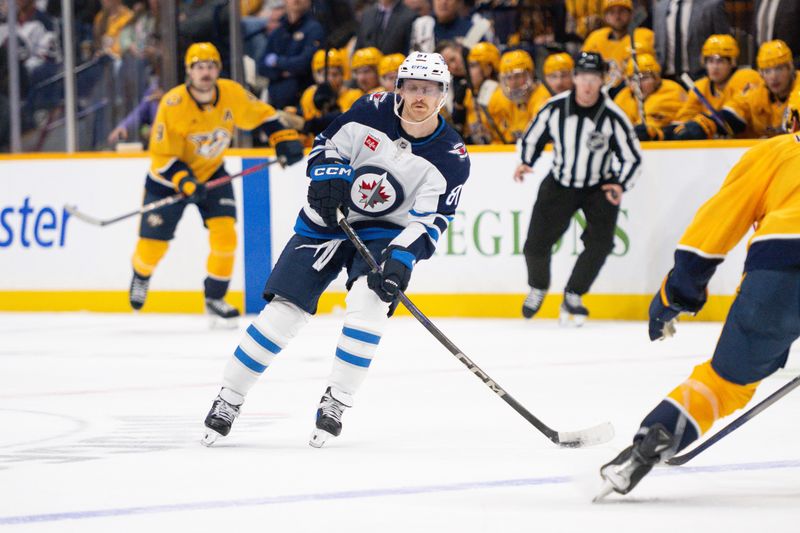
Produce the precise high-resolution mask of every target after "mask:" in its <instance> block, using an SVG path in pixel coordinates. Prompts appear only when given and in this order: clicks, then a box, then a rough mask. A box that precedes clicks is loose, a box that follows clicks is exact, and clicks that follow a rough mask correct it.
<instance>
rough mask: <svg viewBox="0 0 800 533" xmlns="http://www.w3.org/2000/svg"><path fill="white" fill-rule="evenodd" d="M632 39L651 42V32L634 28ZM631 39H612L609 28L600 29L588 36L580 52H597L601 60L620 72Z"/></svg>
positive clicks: (623, 67)
mask: <svg viewBox="0 0 800 533" xmlns="http://www.w3.org/2000/svg"><path fill="white" fill-rule="evenodd" d="M633 39H634V41H636V42H637V43H640V42H651V43H652V42H653V40H654V36H653V30H649V29H647V28H636V30H634V32H633ZM630 45H631V38H630V36H629V35H625V36H624V37H623V38H622V39H616V38H614V33H613V31H612V30H611V28H600V29H599V30H595V31H593V32H592V33H590V34H589V37H587V38H586V41H584V43H583V48H582V51H584V52H597V53H598V54H600V55H601V56H603V59H604V60H605V61H606V62H608V63H610V64H611V65H610V66H612V68H613V66H614V65H615V66H616V67H618V68H619V70H620V71H621V72H624V71H625V63H626V62H627V61H628V57H629V56H630V54H629V52H628V50H630Z"/></svg>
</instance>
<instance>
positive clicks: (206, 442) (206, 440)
mask: <svg viewBox="0 0 800 533" xmlns="http://www.w3.org/2000/svg"><path fill="white" fill-rule="evenodd" d="M221 436H222V435H221V434H219V433H217V432H216V431H214V430H213V429H210V428H206V433H205V435H203V438H202V439H200V444H202V445H203V446H205V447H209V446H211V445H212V444H214V443H215V442H217V439H218V438H220V437H221Z"/></svg>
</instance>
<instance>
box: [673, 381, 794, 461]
mask: <svg viewBox="0 0 800 533" xmlns="http://www.w3.org/2000/svg"><path fill="white" fill-rule="evenodd" d="M798 386H800V376H797V377H796V378H794V379H793V380H791V381H790V382H789V383H787V384H786V385H784V386H783V387H781V388H780V389H778V390H776V391H775V392H773V393H772V394H770V395H769V396H767V397H766V398H765V399H764V400H762V401H761V402H760V403H759V404H757V405H756V406H754V407H753V408H752V409H750V410H749V411H747V412H746V413H745V414H743V415H742V416H740V417H739V418H737V419H736V420H734V421H733V422H731V423H730V424H728V425H727V426H725V427H724V428H722V429H721V430H719V431H718V432H716V433H715V434H714V436H712V437H711V438H709V439H708V440H706V441H705V442H703V443H702V444H701V445H699V446H698V447H696V448H694V449H693V450H692V451H690V452H686V453H684V454H682V455H676V456H675V457H672V458H671V459H667V464H668V465H670V466H680V465H685V464H686V463H688V462H689V461H691V460H692V459H694V458H695V457H697V456H698V455H700V454H701V453H703V452H704V451H705V450H707V449H709V448H710V447H711V446H713V445H714V444H716V443H717V442H719V441H720V440H722V439H723V438H725V437H727V436H728V435H730V434H731V433H733V431H734V430H736V429H738V428H739V427H741V426H743V425H744V424H745V422H747V421H749V420H751V419H753V418H755V417H756V415H758V414H760V413H761V412H762V411H764V410H765V409H766V408H767V407H769V406H770V405H772V404H773V403H775V402H777V401H778V400H780V399H781V398H783V397H784V396H786V395H787V394H789V393H790V392H791V391H792V390H794V389H796V388H797V387H798Z"/></svg>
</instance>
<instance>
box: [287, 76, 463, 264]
mask: <svg viewBox="0 0 800 533" xmlns="http://www.w3.org/2000/svg"><path fill="white" fill-rule="evenodd" d="M331 163H344V164H349V165H350V166H352V167H353V169H354V174H355V178H354V179H353V182H352V185H351V189H350V199H349V202H348V208H349V213H348V215H347V220H348V222H350V224H351V225H352V226H353V228H354V229H355V230H356V232H357V233H358V234H359V236H360V237H361V238H362V239H364V240H370V239H379V238H390V239H392V242H391V244H392V245H396V246H402V247H404V248H407V249H408V250H409V251H410V252H411V253H413V254H414V256H415V257H416V258H417V260H421V259H427V258H428V257H430V256H431V255H432V254H433V251H434V249H435V248H436V242H437V241H438V239H439V237H440V235H441V234H442V233H443V232H444V231H445V229H447V225H448V223H449V222H450V221H451V220H452V218H453V215H454V214H455V212H456V207H457V206H458V201H459V198H460V195H461V190H462V188H463V186H464V183H465V182H466V180H467V178H468V177H469V168H470V163H469V156H468V155H467V150H466V147H465V146H464V141H463V139H462V138H461V136H460V135H459V134H458V133H456V131H455V130H454V129H453V128H451V127H450V126H449V125H448V124H447V123H446V122H445V121H444V119H442V117H441V116H440V117H439V124H438V126H437V128H436V130H435V131H434V132H433V133H432V134H431V135H429V136H427V137H424V138H420V139H415V138H412V137H409V136H408V134H407V133H405V132H404V131H403V130H402V129H401V127H400V119H399V118H397V116H396V115H395V114H394V94H393V93H385V92H381V93H374V94H369V95H366V96H364V97H362V98H361V99H359V100H358V101H357V102H356V103H355V104H354V105H353V107H352V108H351V109H350V110H349V111H347V112H346V113H344V114H342V115H340V116H339V117H338V118H337V119H336V120H335V121H334V122H333V123H332V124H331V125H330V126H329V127H328V128H327V129H326V130H325V131H324V132H322V133H321V134H319V135H318V136H317V138H316V139H315V140H314V146H313V148H312V149H311V153H310V155H309V162H308V171H307V172H308V174H309V175H310V169H311V167H313V166H315V165H321V164H331ZM294 230H295V232H296V233H298V234H300V235H304V236H306V237H312V238H317V239H326V240H327V239H345V238H346V237H345V235H344V233H343V232H342V231H341V229H339V228H338V227H335V228H331V227H327V226H326V225H325V223H324V222H323V221H322V218H321V217H320V216H319V215H318V214H317V212H316V211H314V210H313V209H312V208H311V207H309V205H308V204H306V205H305V206H304V207H303V209H302V210H301V211H300V214H299V215H298V217H297V222H296V224H295V228H294Z"/></svg>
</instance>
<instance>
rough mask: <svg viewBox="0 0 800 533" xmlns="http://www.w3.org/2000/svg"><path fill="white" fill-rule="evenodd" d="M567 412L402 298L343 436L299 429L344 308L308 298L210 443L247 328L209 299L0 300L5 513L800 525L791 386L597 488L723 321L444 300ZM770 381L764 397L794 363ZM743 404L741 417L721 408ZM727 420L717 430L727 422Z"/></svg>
mask: <svg viewBox="0 0 800 533" xmlns="http://www.w3.org/2000/svg"><path fill="white" fill-rule="evenodd" d="M435 323H436V324H437V325H438V326H439V327H440V328H441V329H442V330H443V331H444V332H445V333H446V334H447V335H448V336H450V338H451V339H452V340H453V341H454V342H455V343H456V344H457V345H458V346H459V347H460V348H461V349H462V350H463V351H464V353H466V354H467V355H468V356H469V357H470V358H471V359H472V360H473V361H474V362H475V363H476V364H478V365H479V366H480V367H481V368H482V369H483V370H484V371H485V372H486V373H487V374H489V375H490V376H491V377H492V378H493V379H494V380H495V381H496V382H497V383H499V384H500V385H501V386H502V387H504V388H505V389H506V390H507V391H509V393H510V394H511V395H512V396H513V397H514V398H516V399H517V400H518V401H519V402H520V403H522V404H523V405H524V406H526V407H527V408H528V409H529V410H530V411H531V412H533V413H534V414H535V415H537V416H538V417H540V418H541V419H542V420H543V421H544V422H545V423H547V424H549V425H550V426H552V427H554V428H555V429H558V430H573V429H580V428H583V427H587V426H591V425H594V424H596V423H600V422H603V421H606V420H609V421H611V422H612V423H613V424H614V426H615V427H616V430H617V436H616V437H615V439H614V440H613V442H611V443H609V444H606V445H601V446H597V447H593V448H585V449H577V450H575V449H560V448H558V447H556V446H555V445H553V444H552V443H551V442H550V441H548V440H547V439H546V438H544V437H543V436H542V435H541V434H539V433H538V432H537V431H536V430H535V429H534V428H533V427H532V426H530V425H529V424H528V423H527V422H526V421H525V420H524V419H523V418H522V417H521V416H519V415H518V414H517V413H516V412H514V411H513V410H512V409H511V408H510V407H509V406H508V405H506V404H505V403H504V402H503V401H502V400H501V399H499V398H498V397H496V396H495V395H494V394H492V392H491V391H490V390H489V389H488V388H487V387H486V386H485V385H484V384H482V383H481V382H480V381H479V380H478V379H476V378H475V376H473V375H471V374H470V372H468V371H467V370H466V368H465V367H464V366H463V365H462V364H461V363H460V362H459V361H457V360H456V359H455V358H454V357H453V356H452V355H451V354H450V353H449V352H448V351H447V350H446V349H445V348H443V347H442V346H441V345H440V344H438V343H437V341H436V340H435V339H434V338H433V337H432V336H431V335H430V334H428V333H427V332H426V331H425V330H424V329H423V328H422V326H421V325H420V324H419V323H417V322H416V321H414V320H413V319H411V318H394V319H392V320H391V321H390V327H389V330H388V332H387V333H386V335H385V336H384V338H383V340H382V342H381V346H380V349H379V352H378V356H377V358H376V360H375V362H374V363H373V365H372V368H371V369H370V375H369V377H368V379H367V381H366V383H365V385H364V387H363V388H362V390H361V391H360V392H359V393H358V395H357V396H356V404H355V406H354V407H353V408H352V409H350V410H349V411H347V412H346V414H345V418H344V431H343V433H342V435H341V437H339V438H337V439H334V440H332V441H329V442H328V443H327V444H326V445H325V447H324V448H322V449H313V448H311V447H309V445H308V437H309V435H310V433H311V429H312V427H313V421H314V414H315V409H316V405H317V402H318V400H319V397H320V395H321V394H322V392H323V388H324V386H325V378H326V376H327V374H328V371H329V369H330V365H331V360H332V357H333V351H334V346H335V343H336V339H337V336H338V333H339V331H340V329H341V318H339V317H335V316H322V317H316V318H315V319H313V320H312V322H311V324H309V325H308V326H307V327H306V328H305V329H304V330H303V331H302V332H301V335H300V336H299V337H298V338H297V339H296V340H295V341H294V342H293V343H292V344H291V345H290V346H289V348H287V349H286V350H285V351H284V352H283V353H282V354H281V355H280V356H279V357H278V358H277V359H276V362H275V363H274V364H273V366H272V367H271V368H269V369H268V370H267V372H266V373H265V375H264V376H263V377H262V378H261V380H260V382H259V383H258V384H257V385H256V387H255V388H254V389H253V391H252V392H251V394H250V395H249V396H248V398H247V401H246V403H245V405H244V407H243V410H242V414H241V417H240V418H239V420H237V422H236V424H235V425H234V428H233V431H232V432H231V434H230V436H228V437H227V438H225V439H223V440H220V441H218V443H217V444H216V445H215V446H214V447H212V448H204V447H202V446H201V445H200V444H199V440H200V437H201V434H202V421H203V418H204V417H205V415H206V412H207V410H208V408H209V406H210V404H211V401H212V400H213V398H214V397H215V395H216V393H217V391H218V383H219V379H220V377H221V373H222V369H223V366H224V365H225V363H226V361H227V359H228V357H229V356H230V355H229V354H230V353H231V352H232V351H233V349H234V348H235V346H236V344H237V342H238V339H239V335H240V332H241V330H243V329H244V327H246V325H247V324H248V321H247V320H243V321H242V323H241V327H240V329H239V330H233V331H221V330H213V331H212V330H209V329H208V327H207V324H206V319H205V318H204V317H201V316H181V315H147V314H145V315H141V316H133V315H124V314H119V315H102V314H80V313H75V314H0V530H3V531H6V530H8V531H24V532H41V531H48V532H50V531H53V532H63V531H80V532H85V533H93V532H111V533H123V532H129V531H130V532H137V533H138V532H145V531H153V532H158V531H170V532H178V531H188V532H191V533H201V532H206V531H208V532H218V531H230V532H239V531H242V532H244V531H262V532H268V533H271V532H278V533H284V532H295V531H311V532H320V531H325V532H328V531H330V532H345V531H346V532H350V533H358V532H370V533H384V532H415V531H441V532H465V533H466V532H477V531H485V532H516V531H520V532H522V531H525V532H534V531H535V532H555V531H565V532H574V531H592V532H603V531H610V532H614V533H617V532H621V531H641V532H644V533H657V532H669V533H675V532H676V531H684V532H694V531H698V532H699V531H706V532H716V531H725V532H735V531H747V532H748V533H749V532H752V531H753V530H755V528H759V529H760V530H762V531H770V532H771V533H772V532H775V533H777V532H784V531H797V530H798V527H800V526H798V519H800V475H799V474H800V448H799V447H798V444H797V443H798V440H797V439H798V436H799V435H800V429H798V417H797V414H798V412H800V393H795V394H790V395H789V396H787V397H786V398H784V399H783V400H781V401H780V402H778V403H777V404H776V405H774V406H773V407H771V408H770V409H768V410H767V411H765V412H764V413H763V414H761V415H760V416H758V417H756V418H755V419H753V420H752V421H750V422H749V423H747V424H745V425H744V426H743V427H742V428H741V429H740V430H738V431H736V432H735V433H734V434H732V435H731V436H730V437H728V438H726V439H724V440H723V441H721V442H720V443H719V445H717V446H714V447H713V448H711V449H710V450H708V451H707V452H706V453H704V454H703V455H701V456H700V457H698V458H697V459H696V460H695V461H693V462H692V463H691V464H690V465H687V466H686V467H683V468H663V469H659V470H656V471H654V473H653V474H652V475H651V476H649V477H648V478H646V479H645V480H644V481H643V482H642V483H641V485H640V486H639V487H638V488H637V489H636V490H635V491H634V492H632V493H631V494H630V495H629V496H628V497H625V498H621V497H615V496H611V497H609V500H608V502H607V503H603V504H592V503H590V500H591V498H592V496H593V495H594V491H595V490H597V488H599V484H598V480H597V470H598V467H599V466H600V465H601V464H602V463H604V462H606V461H607V460H609V459H610V458H612V457H613V456H614V455H615V454H616V453H617V452H618V451H619V450H620V449H621V448H623V447H624V446H626V445H627V443H628V442H629V440H630V437H631V435H632V433H633V432H634V431H635V430H636V428H637V426H638V423H639V421H640V420H641V419H642V417H643V416H644V415H645V414H646V413H647V411H649V409H651V408H652V407H653V406H654V405H655V404H656V403H657V402H658V401H660V399H661V398H662V397H663V395H664V394H666V393H667V392H668V391H669V390H670V389H671V388H672V387H674V386H675V385H677V384H678V383H679V382H680V381H682V380H683V379H684V378H685V377H686V376H688V374H689V372H690V371H691V368H692V366H693V365H695V364H697V363H700V362H702V361H703V360H705V359H706V358H707V357H708V356H709V355H710V353H711V351H712V350H713V346H714V343H715V341H716V338H717V336H718V335H719V331H720V327H721V326H720V324H699V323H692V324H683V323H682V324H679V329H678V334H677V336H676V337H675V338H673V339H671V340H669V341H666V342H658V343H650V342H649V341H648V340H647V334H646V325H645V324H642V323H622V322H617V323H611V322H591V321H590V322H589V323H588V324H587V325H586V326H585V327H584V328H583V329H579V330H575V329H571V330H565V329H561V328H559V327H558V326H557V325H556V324H555V323H553V322H549V321H531V322H525V321H523V320H521V319H520V320H459V319H437V320H435ZM798 372H800V368H798V364H797V361H796V356H795V357H794V359H792V358H790V360H789V364H788V366H787V368H786V369H785V370H781V371H779V372H778V373H777V374H775V375H774V376H772V377H770V378H769V379H766V380H765V381H764V382H763V383H762V385H761V388H760V389H759V391H758V393H757V395H756V397H755V399H754V402H755V401H759V400H760V399H763V398H764V397H765V396H766V395H767V394H769V393H770V392H771V391H773V390H775V389H776V388H778V387H779V386H781V385H783V384H784V383H786V382H787V381H788V380H789V379H790V378H791V377H792V376H794V375H796V374H798ZM730 420H732V417H731V418H729V419H728V421H730ZM721 425H722V424H719V425H718V426H717V427H716V428H715V429H718V428H719V427H721Z"/></svg>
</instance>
